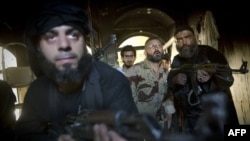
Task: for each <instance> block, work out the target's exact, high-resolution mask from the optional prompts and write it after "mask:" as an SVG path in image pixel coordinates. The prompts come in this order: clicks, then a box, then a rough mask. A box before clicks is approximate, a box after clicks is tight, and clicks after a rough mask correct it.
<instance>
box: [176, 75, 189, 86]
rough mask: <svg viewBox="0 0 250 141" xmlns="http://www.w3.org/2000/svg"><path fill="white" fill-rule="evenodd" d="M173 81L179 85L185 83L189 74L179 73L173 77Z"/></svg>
mask: <svg viewBox="0 0 250 141" xmlns="http://www.w3.org/2000/svg"><path fill="white" fill-rule="evenodd" d="M173 82H174V83H175V84H179V85H185V84H186V83H187V76H186V74H184V73H178V74H177V75H176V76H174V78H173Z"/></svg>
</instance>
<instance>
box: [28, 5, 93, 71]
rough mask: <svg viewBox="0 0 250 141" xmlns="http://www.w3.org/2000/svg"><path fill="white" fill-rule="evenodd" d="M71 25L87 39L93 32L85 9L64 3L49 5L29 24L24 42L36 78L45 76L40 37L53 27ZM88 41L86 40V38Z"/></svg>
mask: <svg viewBox="0 0 250 141" xmlns="http://www.w3.org/2000/svg"><path fill="white" fill-rule="evenodd" d="M60 25H69V26H72V27H74V28H76V29H77V30H79V31H80V32H81V33H82V34H83V35H84V36H85V37H86V36H87V35H88V34H89V33H90V32H92V29H91V28H90V25H89V23H88V17H87V15H86V14H85V12H84V11H83V9H81V8H79V7H77V6H76V5H73V4H71V3H66V2H62V1H54V2H51V3H47V4H46V5H44V6H43V7H42V9H40V11H39V12H38V13H37V14H35V15H34V16H33V18H31V20H29V21H28V22H27V25H26V30H25V33H24V41H25V43H26V45H27V49H28V56H29V60H30V66H31V69H32V70H33V72H34V73H35V75H36V76H40V75H42V74H43V72H42V70H41V68H40V66H39V62H41V61H42V60H41V57H39V56H40V55H41V54H40V52H39V51H38V50H37V45H38V41H39V39H40V36H41V35H42V34H44V33H45V32H47V31H48V30H50V29H51V28H53V27H56V26H60ZM85 39H86V38H85Z"/></svg>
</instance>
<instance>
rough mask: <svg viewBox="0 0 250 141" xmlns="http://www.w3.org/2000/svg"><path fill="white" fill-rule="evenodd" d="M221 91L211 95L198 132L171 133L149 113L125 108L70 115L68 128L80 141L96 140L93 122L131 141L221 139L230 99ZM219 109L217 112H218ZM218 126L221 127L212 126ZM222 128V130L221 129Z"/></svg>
mask: <svg viewBox="0 0 250 141" xmlns="http://www.w3.org/2000/svg"><path fill="white" fill-rule="evenodd" d="M223 96H224V95H223V94H221V93H214V94H210V95H207V96H206V98H205V99H202V100H205V101H204V106H205V109H204V114H203V115H202V116H201V117H200V120H199V122H198V123H199V124H198V126H197V133H198V134H197V135H198V136H196V135H193V134H186V133H167V132H166V131H165V130H163V129H162V128H161V126H160V125H159V124H158V122H157V121H156V120H155V119H154V118H153V117H152V116H150V115H147V114H138V113H137V114H128V113H127V112H124V111H88V112H83V113H82V114H80V115H75V116H73V115H71V116H69V117H67V120H66V124H65V127H64V129H65V130H66V133H67V134H70V135H71V136H72V137H73V138H74V139H75V140H76V141H86V140H94V132H93V125H94V124H98V123H104V124H106V125H107V126H108V128H109V129H112V130H114V131H116V132H117V133H118V134H119V135H120V136H122V137H124V138H125V139H126V140H128V141H183V140H185V141H194V140H195V141H210V140H211V139H213V140H214V141H220V139H221V138H220V137H221V136H222V135H223V131H222V126H223V121H224V119H225V116H226V115H225V114H224V113H225V111H224V110H225V108H226V107H225V105H224V104H225V103H226V98H225V97H223ZM214 109H216V112H214V111H215V110H214ZM211 125H212V126H213V127H218V128H219V129H216V131H214V130H215V129H213V128H211ZM217 131H219V132H217Z"/></svg>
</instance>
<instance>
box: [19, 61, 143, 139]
mask: <svg viewBox="0 0 250 141" xmlns="http://www.w3.org/2000/svg"><path fill="white" fill-rule="evenodd" d="M80 109H81V110H82V111H83V110H107V109H109V110H115V111H117V110H124V111H126V112H129V113H137V112H138V111H137V108H136V105H135V103H134V101H133V97H132V93H131V89H130V85H129V82H128V80H127V78H126V77H125V76H124V75H123V74H121V73H120V72H118V71H117V70H116V69H114V68H112V67H111V66H109V65H107V64H105V63H103V62H99V61H97V62H93V65H92V68H91V71H90V74H89V77H88V78H87V80H86V81H85V86H84V88H83V90H80V91H77V92H75V93H72V94H66V95H65V94H62V93H60V92H58V91H57V89H56V87H55V85H54V84H53V83H52V82H51V81H50V80H48V79H47V78H46V77H44V76H41V77H39V78H37V79H36V80H35V81H34V82H33V83H32V84H31V85H30V87H29V89H28V91H27V94H26V96H25V100H24V104H23V110H22V115H21V116H20V118H19V120H18V121H17V124H16V129H15V130H16V135H17V140H18V141H41V140H43V141H53V140H56V138H57V136H58V135H59V134H60V132H61V131H60V129H59V130H57V131H52V132H51V130H50V127H51V126H54V125H55V126H59V127H60V128H62V127H63V126H64V125H63V121H64V120H65V119H66V116H67V115H76V114H78V113H79V110H80ZM53 129H54V127H53Z"/></svg>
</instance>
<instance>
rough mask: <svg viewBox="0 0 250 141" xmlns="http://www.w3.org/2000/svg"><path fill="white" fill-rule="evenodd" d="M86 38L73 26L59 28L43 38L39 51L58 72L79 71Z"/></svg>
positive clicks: (55, 28) (53, 29)
mask: <svg viewBox="0 0 250 141" xmlns="http://www.w3.org/2000/svg"><path fill="white" fill-rule="evenodd" d="M84 44H85V40H84V36H83V35H82V33H81V32H79V31H78V30H76V29H74V28H73V27H71V26H65V25H63V26H57V27H54V28H52V29H51V30H49V31H48V32H46V33H45V34H43V35H42V36H41V39H40V42H39V50H40V51H41V52H42V54H43V55H44V56H45V58H46V59H47V61H48V62H51V63H52V64H54V65H55V68H56V69H57V70H58V71H64V70H65V69H66V68H65V67H66V66H67V67H69V68H70V69H77V67H78V65H79V64H78V63H79V60H80V58H81V57H82V55H83V52H84Z"/></svg>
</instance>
